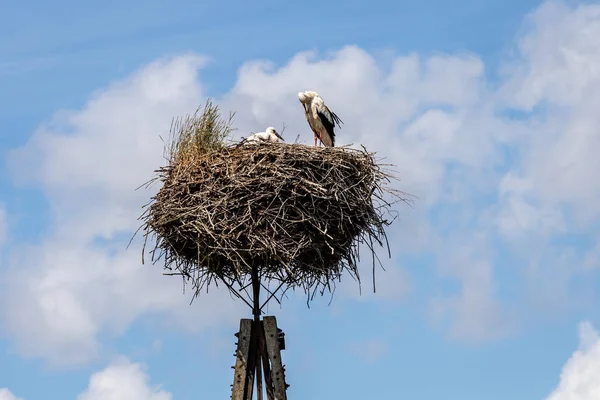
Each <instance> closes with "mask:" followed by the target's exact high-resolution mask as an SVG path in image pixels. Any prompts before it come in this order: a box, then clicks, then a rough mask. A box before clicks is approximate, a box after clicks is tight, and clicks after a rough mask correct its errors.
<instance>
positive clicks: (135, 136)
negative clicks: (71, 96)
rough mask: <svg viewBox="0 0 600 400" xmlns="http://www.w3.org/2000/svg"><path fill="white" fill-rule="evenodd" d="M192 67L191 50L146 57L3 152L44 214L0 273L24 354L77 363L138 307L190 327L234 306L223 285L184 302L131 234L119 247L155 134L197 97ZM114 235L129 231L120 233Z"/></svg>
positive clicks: (4, 312) (153, 155)
mask: <svg viewBox="0 0 600 400" xmlns="http://www.w3.org/2000/svg"><path fill="white" fill-rule="evenodd" d="M201 65H202V59H201V58H199V57H197V56H182V57H177V58H174V59H171V60H159V61H157V62H155V63H152V64H150V65H149V66H146V67H144V68H142V69H141V70H140V71H138V72H136V73H134V74H133V75H132V76H130V77H128V78H127V79H124V80H122V81H120V82H116V83H113V84H112V85H110V86H109V87H108V88H107V89H106V90H103V91H99V92H97V93H96V94H94V96H92V98H91V99H90V100H89V102H88V103H87V104H86V106H85V107H84V108H83V109H82V110H79V111H69V112H60V113H58V114H57V116H56V117H55V118H54V120H53V121H52V123H50V124H46V125H45V126H42V127H41V128H40V129H38V131H36V132H35V134H34V135H33V136H32V137H31V139H30V140H29V142H28V143H27V144H26V145H25V147H23V148H21V149H18V150H16V151H13V152H12V154H10V160H9V161H10V166H11V167H12V169H13V171H14V173H15V175H16V177H17V179H19V180H20V182H22V183H39V184H41V185H42V186H43V187H44V189H45V193H46V195H47V198H48V200H49V203H50V206H51V209H52V217H53V230H52V234H51V235H50V236H49V237H47V238H46V239H45V240H44V241H43V243H41V244H40V245H22V246H20V247H18V248H14V249H13V253H12V254H13V257H12V263H11V264H10V268H9V269H8V270H7V271H4V272H3V276H2V278H3V280H4V281H5V282H10V285H8V287H9V289H8V290H7V291H3V292H2V293H1V294H0V305H1V309H0V316H2V317H3V320H4V329H5V330H6V331H8V332H9V333H11V334H12V335H13V337H14V339H15V344H16V346H17V347H18V349H19V350H20V351H21V353H23V354H25V355H28V356H35V357H44V358H47V359H48V360H49V361H50V362H51V363H53V364H61V365H66V364H76V363H82V362H86V361H88V360H90V359H91V358H93V357H95V356H99V355H101V354H103V353H100V352H99V350H100V349H101V345H100V343H98V336H99V335H101V334H102V333H109V334H113V335H118V334H122V333H123V332H124V331H125V330H126V329H127V328H128V326H129V325H130V324H131V323H132V322H133V321H135V319H136V318H137V317H139V316H142V315H148V314H151V315H152V314H154V315H162V316H164V318H166V321H165V322H168V323H169V324H171V325H172V324H175V325H177V326H180V327H181V326H183V327H185V328H189V329H193V330H196V331H197V330H198V329H201V328H206V327H208V326H211V325H212V324H214V323H218V322H219V321H225V322H227V323H229V322H230V321H231V319H230V317H231V316H232V315H233V313H237V310H239V309H240V307H241V305H240V304H234V303H233V302H232V301H231V300H230V298H229V296H228V294H227V293H226V292H223V291H213V293H210V294H209V295H208V297H209V299H211V300H214V301H218V302H220V303H221V304H222V307H221V308H220V309H219V310H215V309H211V308H207V307H201V303H202V302H204V301H210V300H208V299H207V298H206V296H203V297H202V298H200V299H199V300H198V302H196V303H195V304H194V305H193V306H192V307H190V306H189V300H190V295H189V294H188V295H187V296H184V295H183V294H182V285H181V281H180V280H179V279H177V278H172V277H171V278H168V277H164V276H162V275H161V273H162V271H161V269H160V267H159V266H152V265H151V264H148V265H146V266H142V265H141V263H140V261H141V253H140V241H139V240H138V242H136V243H134V245H133V246H132V247H131V248H130V249H129V250H128V251H125V246H126V244H127V239H128V238H129V236H130V235H131V234H132V233H133V230H135V229H136V228H137V226H138V224H139V221H137V217H138V216H139V214H140V213H141V211H142V209H141V206H142V205H143V204H144V203H145V202H146V201H147V199H148V198H149V196H150V195H151V194H152V193H153V192H152V191H148V190H138V191H135V188H136V187H138V186H139V185H141V184H142V183H144V182H145V181H147V180H148V178H149V177H151V175H152V171H153V170H154V169H155V168H157V167H159V166H160V165H161V164H162V163H163V162H164V160H163V158H162V155H163V152H162V151H163V143H162V142H161V140H160V138H159V135H163V136H166V135H165V132H168V129H169V125H170V122H171V119H172V117H173V116H176V115H181V114H183V113H186V112H189V111H193V110H194V109H195V108H196V107H197V106H198V105H199V104H201V103H202V102H203V101H204V99H203V97H202V95H203V94H202V87H201V85H200V83H199V82H198V80H197V72H198V68H199V67H200V66H201ZM154 190H156V188H155V189H154ZM123 233H126V234H127V237H126V240H123V239H119V237H118V236H117V235H119V234H123ZM98 239H105V240H108V242H106V243H104V244H103V243H101V242H98ZM15 303H18V304H19V307H18V308H15V307H14V306H13V305H14V304H15ZM39 332H44V334H43V335H40V334H39Z"/></svg>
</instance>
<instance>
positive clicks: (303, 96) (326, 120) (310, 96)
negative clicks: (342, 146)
mask: <svg viewBox="0 0 600 400" xmlns="http://www.w3.org/2000/svg"><path fill="white" fill-rule="evenodd" d="M298 100H300V103H301V104H302V107H304V115H305V116H306V120H307V121H308V125H309V126H310V129H312V131H313V133H314V135H315V136H314V139H315V146H316V145H317V139H319V141H320V142H321V144H323V145H325V146H326V147H333V146H335V132H334V128H335V126H336V124H337V126H338V128H339V127H340V124H343V122H342V120H341V119H340V117H338V116H337V115H336V114H335V113H334V112H333V111H331V110H330V109H329V107H327V105H326V104H325V102H324V101H323V98H322V97H321V96H320V95H319V93H317V92H313V91H310V90H308V91H305V92H298Z"/></svg>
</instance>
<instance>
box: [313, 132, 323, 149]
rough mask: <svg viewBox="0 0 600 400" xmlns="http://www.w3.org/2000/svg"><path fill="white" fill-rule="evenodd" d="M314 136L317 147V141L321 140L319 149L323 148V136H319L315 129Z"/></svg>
mask: <svg viewBox="0 0 600 400" xmlns="http://www.w3.org/2000/svg"><path fill="white" fill-rule="evenodd" d="M313 134H314V137H315V146H316V145H317V139H319V147H321V146H322V145H323V141H322V140H321V135H319V134H318V133H317V131H315V130H314V129H313Z"/></svg>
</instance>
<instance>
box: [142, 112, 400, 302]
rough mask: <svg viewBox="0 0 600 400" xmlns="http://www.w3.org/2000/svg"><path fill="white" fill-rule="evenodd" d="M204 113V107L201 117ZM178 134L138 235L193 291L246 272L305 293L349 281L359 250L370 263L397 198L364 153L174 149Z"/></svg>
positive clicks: (300, 148) (274, 147)
mask: <svg viewBox="0 0 600 400" xmlns="http://www.w3.org/2000/svg"><path fill="white" fill-rule="evenodd" d="M211 109H212V111H214V107H213V106H212V105H210V104H209V103H207V108H206V109H205V112H204V114H203V115H205V114H206V113H207V112H209V113H210V111H211ZM213 114H214V113H213ZM213 116H214V115H213ZM205 120H206V118H205ZM187 121H188V122H189V121H194V119H193V118H192V119H188V120H187ZM196 121H199V117H197V118H196ZM205 122H206V121H205ZM213 122H214V121H213ZM199 125H201V124H200V122H198V124H197V125H193V124H191V125H190V124H189V123H188V125H187V128H185V126H186V125H185V124H181V126H183V127H184V128H185V129H188V133H187V134H185V133H183V134H184V135H187V136H190V135H192V136H193V132H194V129H196V131H202V130H203V129H204V130H206V129H207V127H206V126H204V127H201V126H200V128H198V126H199ZM205 125H206V124H205ZM208 125H210V126H211V127H212V128H210V129H214V127H215V126H216V127H220V130H219V132H220V133H219V134H220V135H221V137H224V136H225V134H224V133H225V132H227V133H228V132H229V130H228V129H229V128H227V127H228V126H229V125H228V124H221V125H219V124H215V123H211V124H208ZM191 126H195V128H194V129H192V128H190V127H191ZM182 132H183V128H180V133H179V139H177V143H179V145H175V146H173V147H172V148H171V149H172V151H171V155H170V157H169V165H167V166H166V167H163V168H160V169H159V170H158V171H156V172H157V176H156V178H155V180H160V181H161V182H162V184H163V185H162V187H161V189H160V190H159V191H158V193H157V194H156V195H155V196H154V197H153V198H152V200H151V202H150V203H149V204H148V206H147V209H146V211H145V213H144V214H143V215H142V217H141V219H142V220H143V228H144V230H145V235H146V237H148V236H149V235H152V236H154V237H155V248H154V249H153V250H152V256H153V260H154V261H157V260H159V259H162V260H164V263H165V267H166V268H167V269H169V270H171V271H173V273H174V274H180V275H182V276H184V278H186V279H189V280H191V281H192V283H193V285H194V288H195V289H196V294H197V293H198V291H199V290H200V289H201V288H203V287H204V286H205V285H207V284H210V283H211V282H215V281H221V282H224V283H226V284H227V286H228V287H229V288H230V289H231V288H232V285H233V284H234V283H238V284H239V285H242V284H243V283H244V282H245V280H246V277H248V276H249V275H250V274H251V273H252V270H253V267H255V268H258V270H259V272H260V274H261V276H262V277H263V278H265V279H267V280H271V281H278V282H280V283H281V284H283V286H287V287H291V288H295V287H301V288H303V289H304V290H305V291H307V292H308V293H309V294H310V293H311V290H312V293H313V294H314V293H315V292H316V289H324V288H331V286H330V285H331V283H332V282H333V281H334V280H336V279H338V278H339V277H340V275H341V274H342V272H344V270H346V271H347V272H348V273H349V274H350V275H352V276H353V277H355V278H356V279H359V274H358V265H357V264H358V256H359V252H358V251H359V245H360V244H366V245H367V247H368V248H369V250H370V252H371V253H372V254H371V255H372V256H373V257H375V249H374V247H373V246H374V244H375V243H377V244H379V245H382V246H384V245H387V240H386V236H385V231H384V227H385V226H387V225H389V223H390V222H391V221H390V220H388V219H387V216H388V215H389V212H390V211H391V209H390V207H391V205H392V204H393V203H394V202H396V201H398V200H405V199H406V196H403V193H402V192H398V191H395V190H394V189H391V188H389V187H387V186H386V184H387V183H389V181H390V179H393V177H392V176H391V175H389V174H388V173H386V172H384V171H383V170H382V166H381V165H379V164H377V162H376V160H375V158H374V154H372V153H369V152H367V151H366V150H365V149H364V148H363V149H362V150H358V149H352V148H348V147H336V148H319V147H313V146H306V145H302V144H286V143H275V144H267V143H265V144H259V145H241V146H240V145H233V146H226V145H224V144H222V145H221V144H215V143H216V142H215V143H213V144H212V145H210V146H200V147H198V146H196V147H195V148H194V147H193V146H191V145H189V143H192V142H194V141H193V140H190V139H189V137H188V139H186V140H187V141H188V142H189V143H188V145H183V146H182V145H181V143H182V142H184V140H182V139H181V136H182ZM189 132H192V134H190V133H189ZM209 142H210V141H209ZM211 143H212V142H211ZM388 251H389V248H388ZM373 260H374V259H373ZM321 293H322V291H321Z"/></svg>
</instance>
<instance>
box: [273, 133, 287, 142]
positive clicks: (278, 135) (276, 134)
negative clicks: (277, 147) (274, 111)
mask: <svg viewBox="0 0 600 400" xmlns="http://www.w3.org/2000/svg"><path fill="white" fill-rule="evenodd" d="M275 136H277V137H278V138H279V139H281V140H283V141H284V142H285V139H284V138H283V137H281V135H280V134H279V133H277V132H275Z"/></svg>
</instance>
